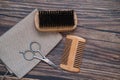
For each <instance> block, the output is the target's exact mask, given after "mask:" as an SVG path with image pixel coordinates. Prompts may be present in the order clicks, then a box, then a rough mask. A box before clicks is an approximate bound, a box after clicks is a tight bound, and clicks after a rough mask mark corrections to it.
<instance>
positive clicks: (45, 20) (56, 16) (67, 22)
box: [39, 10, 75, 28]
mask: <svg viewBox="0 0 120 80" xmlns="http://www.w3.org/2000/svg"><path fill="white" fill-rule="evenodd" d="M39 19H40V20H39V25H40V27H42V28H44V27H56V26H57V27H59V26H63V27H64V26H74V24H75V23H74V11H73V10H70V11H39Z"/></svg>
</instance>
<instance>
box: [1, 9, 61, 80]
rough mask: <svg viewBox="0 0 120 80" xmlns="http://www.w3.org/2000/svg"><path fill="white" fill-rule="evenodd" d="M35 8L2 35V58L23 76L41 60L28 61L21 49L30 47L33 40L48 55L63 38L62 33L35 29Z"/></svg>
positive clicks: (8, 65)
mask: <svg viewBox="0 0 120 80" xmlns="http://www.w3.org/2000/svg"><path fill="white" fill-rule="evenodd" d="M36 11H37V9H36V10H34V11H33V12H31V13H30V14H29V15H28V16H27V17H26V18H24V19H23V20H21V21H20V22H19V23H17V24H16V25H15V26H14V27H13V28H11V29H10V30H9V31H7V32H6V33H5V34H3V35H2V36H1V37H0V59H1V60H2V61H3V62H4V64H5V65H6V66H7V67H8V68H9V69H10V70H11V71H12V72H13V73H14V74H15V75H16V76H17V77H18V78H22V77H23V76H24V75H25V74H26V73H28V72H29V71H30V70H31V69H32V68H33V67H35V65H36V64H38V63H39V60H36V59H35V60H32V61H27V60H25V59H24V58H23V55H21V54H20V53H19V51H25V50H28V49H29V44H30V43H31V42H33V41H36V42H39V43H40V44H41V51H42V52H43V55H47V54H48V53H49V52H50V51H51V50H52V49H53V48H54V47H55V46H56V45H57V44H58V42H59V41H60V40H61V39H62V36H61V35H60V33H51V32H49V33H45V32H44V33H42V32H38V31H37V30H36V29H35V25H34V14H35V12H36Z"/></svg>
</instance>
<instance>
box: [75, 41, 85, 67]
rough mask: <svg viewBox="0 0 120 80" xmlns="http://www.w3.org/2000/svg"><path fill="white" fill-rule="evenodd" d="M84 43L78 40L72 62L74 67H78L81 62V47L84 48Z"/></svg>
mask: <svg viewBox="0 0 120 80" xmlns="http://www.w3.org/2000/svg"><path fill="white" fill-rule="evenodd" d="M84 44H85V43H83V42H81V41H79V42H78V47H77V53H76V56H75V62H74V67H75V68H79V67H80V64H81V62H82V61H81V58H82V52H83V49H84Z"/></svg>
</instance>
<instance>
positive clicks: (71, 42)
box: [60, 35, 86, 72]
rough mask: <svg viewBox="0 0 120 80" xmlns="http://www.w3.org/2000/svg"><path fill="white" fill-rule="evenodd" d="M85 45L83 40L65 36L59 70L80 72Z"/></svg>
mask: <svg viewBox="0 0 120 80" xmlns="http://www.w3.org/2000/svg"><path fill="white" fill-rule="evenodd" d="M85 43H86V40H85V39H84V38H81V37H77V36H73V35H67V37H66V42H65V48H64V53H63V55H62V59H61V64H60V68H62V69H64V70H67V71H70V72H80V65H81V62H82V54H83V49H84V46H85Z"/></svg>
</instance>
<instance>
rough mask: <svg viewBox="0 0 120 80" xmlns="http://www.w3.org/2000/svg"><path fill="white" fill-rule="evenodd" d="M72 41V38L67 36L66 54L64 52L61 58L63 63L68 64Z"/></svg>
mask: <svg viewBox="0 0 120 80" xmlns="http://www.w3.org/2000/svg"><path fill="white" fill-rule="evenodd" d="M71 43H72V40H71V39H67V38H66V42H65V49H64V54H63V56H62V60H61V63H62V64H65V65H67V60H68V56H69V51H70V46H71Z"/></svg>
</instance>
